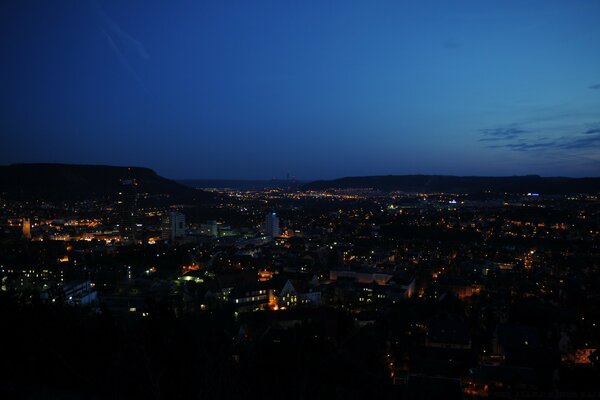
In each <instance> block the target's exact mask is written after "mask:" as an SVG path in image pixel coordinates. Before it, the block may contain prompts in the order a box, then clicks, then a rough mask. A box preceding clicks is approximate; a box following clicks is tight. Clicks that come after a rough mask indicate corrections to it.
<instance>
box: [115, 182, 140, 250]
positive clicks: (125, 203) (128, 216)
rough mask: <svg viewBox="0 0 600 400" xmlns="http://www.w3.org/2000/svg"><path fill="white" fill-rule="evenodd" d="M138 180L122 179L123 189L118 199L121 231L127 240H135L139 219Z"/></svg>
mask: <svg viewBox="0 0 600 400" xmlns="http://www.w3.org/2000/svg"><path fill="white" fill-rule="evenodd" d="M137 185H138V184H137V181H136V180H135V179H122V180H121V191H120V192H119V199H118V200H117V207H118V212H119V233H120V234H121V240H122V241H125V242H132V241H135V238H136V236H135V234H136V219H137Z"/></svg>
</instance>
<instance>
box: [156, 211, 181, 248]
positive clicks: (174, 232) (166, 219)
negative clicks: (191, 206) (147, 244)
mask: <svg viewBox="0 0 600 400" xmlns="http://www.w3.org/2000/svg"><path fill="white" fill-rule="evenodd" d="M161 237H162V239H164V240H170V241H171V242H175V241H177V240H179V239H183V238H184V237H185V215H184V214H182V213H180V212H175V211H171V212H169V213H167V214H166V215H165V216H163V219H162V226H161Z"/></svg>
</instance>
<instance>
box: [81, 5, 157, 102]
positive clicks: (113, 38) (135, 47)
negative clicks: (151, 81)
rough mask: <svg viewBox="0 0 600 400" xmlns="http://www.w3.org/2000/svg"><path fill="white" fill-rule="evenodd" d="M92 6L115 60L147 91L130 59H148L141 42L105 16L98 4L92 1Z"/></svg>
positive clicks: (148, 56)
mask: <svg viewBox="0 0 600 400" xmlns="http://www.w3.org/2000/svg"><path fill="white" fill-rule="evenodd" d="M92 6H93V8H94V12H95V13H96V15H97V16H98V18H99V19H100V31H101V32H102V34H103V36H104V37H105V38H106V41H107V42H108V45H109V47H110V48H111V49H112V51H113V52H114V54H115V55H116V57H117V59H119V61H120V62H121V64H122V65H123V67H124V68H125V70H127V71H128V72H129V74H130V75H131V76H132V77H133V79H134V80H135V81H136V82H137V83H138V84H139V85H140V86H141V88H142V89H143V90H144V91H147V89H146V85H145V83H144V80H143V79H142V78H141V76H140V75H139V73H138V72H137V71H136V69H135V68H134V67H133V65H132V62H131V59H132V58H137V59H138V60H142V61H145V60H148V59H149V58H150V54H149V53H148V52H147V51H146V48H145V47H144V45H143V44H142V42H140V41H139V40H137V39H135V38H134V37H133V36H131V35H130V34H129V33H127V32H126V31H125V30H124V29H122V28H121V26H120V25H119V24H117V23H116V22H115V21H114V20H113V19H112V18H111V17H109V16H108V14H106V12H105V11H104V9H102V7H101V6H100V4H98V2H96V1H92Z"/></svg>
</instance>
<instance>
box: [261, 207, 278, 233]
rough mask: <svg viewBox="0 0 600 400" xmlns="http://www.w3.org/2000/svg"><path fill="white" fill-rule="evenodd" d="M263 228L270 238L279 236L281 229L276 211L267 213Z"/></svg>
mask: <svg viewBox="0 0 600 400" xmlns="http://www.w3.org/2000/svg"><path fill="white" fill-rule="evenodd" d="M263 229H264V232H265V233H266V234H267V236H269V237H270V238H276V237H279V235H280V234H281V230H280V228H279V218H278V217H277V214H276V213H269V214H267V215H266V217H265V223H264V226H263Z"/></svg>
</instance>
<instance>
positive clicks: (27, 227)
mask: <svg viewBox="0 0 600 400" xmlns="http://www.w3.org/2000/svg"><path fill="white" fill-rule="evenodd" d="M23 237H24V238H25V239H31V221H30V220H29V218H23Z"/></svg>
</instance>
